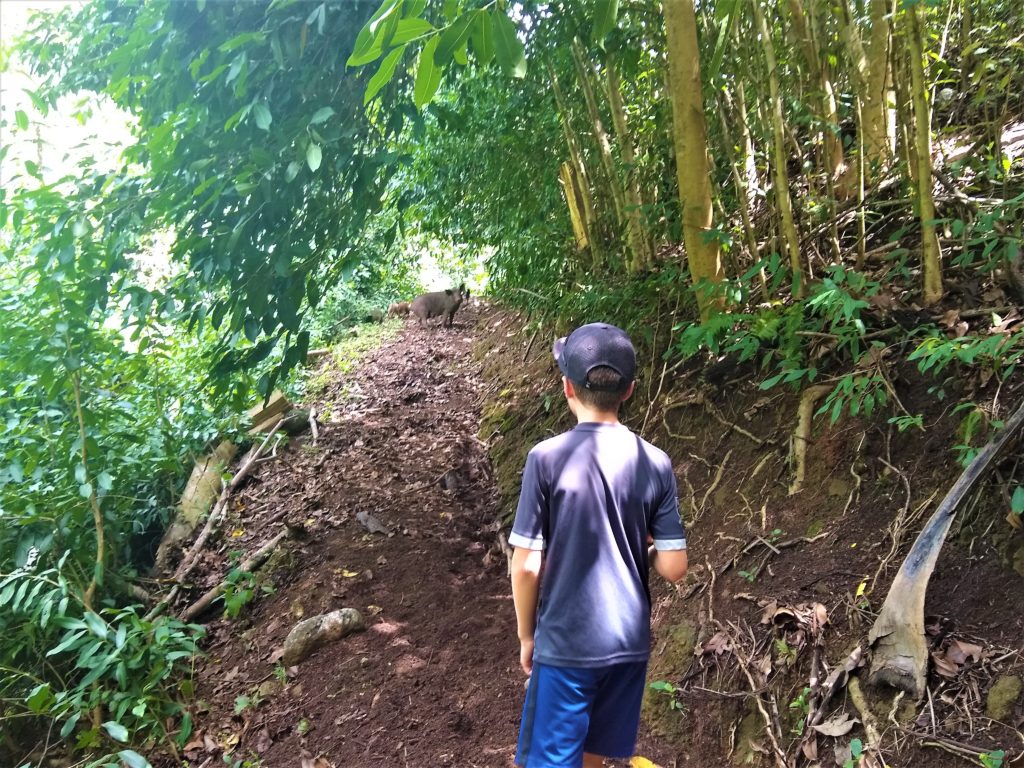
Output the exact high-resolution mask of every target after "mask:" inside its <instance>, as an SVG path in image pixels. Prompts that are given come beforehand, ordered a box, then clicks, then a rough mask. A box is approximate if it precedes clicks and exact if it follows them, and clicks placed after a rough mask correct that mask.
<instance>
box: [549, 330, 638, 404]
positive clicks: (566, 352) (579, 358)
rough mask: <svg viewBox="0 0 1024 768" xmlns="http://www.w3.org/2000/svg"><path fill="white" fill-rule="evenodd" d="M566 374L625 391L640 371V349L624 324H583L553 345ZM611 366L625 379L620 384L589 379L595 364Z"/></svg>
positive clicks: (582, 381)
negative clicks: (619, 325) (638, 363)
mask: <svg viewBox="0 0 1024 768" xmlns="http://www.w3.org/2000/svg"><path fill="white" fill-rule="evenodd" d="M551 352H552V354H554V356H555V361H556V362H557V363H558V368H559V370H560V371H561V372H562V375H563V376H565V378H567V379H569V381H571V382H573V383H574V384H582V385H583V386H584V387H586V388H587V389H591V390H594V391H600V390H604V391H609V392H616V391H622V392H624V391H625V390H626V388H627V387H629V385H630V384H632V383H633V377H634V376H635V374H636V350H635V349H633V342H631V341H630V340H629V336H627V335H626V332H625V331H624V330H622V329H621V328H616V327H615V326H614V325H608V324H607V323H589V324H587V325H581V326H580V327H579V328H577V329H576V330H575V331H573V332H572V333H570V334H569V335H568V336H563V337H562V338H560V339H558V340H557V341H556V342H555V343H554V346H552V348H551ZM602 365H604V366H607V367H609V368H611V369H612V370H613V371H615V372H616V373H617V374H619V376H621V377H622V379H621V380H620V381H619V383H618V384H617V385H614V386H605V387H598V386H594V385H593V384H591V383H590V381H589V380H588V378H587V377H588V376H589V375H590V372H591V371H592V370H593V369H594V368H598V367H600V366H602Z"/></svg>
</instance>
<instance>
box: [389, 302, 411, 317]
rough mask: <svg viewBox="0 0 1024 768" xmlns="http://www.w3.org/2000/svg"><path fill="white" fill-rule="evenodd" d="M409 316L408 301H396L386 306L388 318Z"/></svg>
mask: <svg viewBox="0 0 1024 768" xmlns="http://www.w3.org/2000/svg"><path fill="white" fill-rule="evenodd" d="M408 314H409V302H408V301H396V302H395V303H394V304H391V305H390V306H388V317H398V316H402V317H405V316H406V315H408Z"/></svg>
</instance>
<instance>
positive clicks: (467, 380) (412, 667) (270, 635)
mask: <svg viewBox="0 0 1024 768" xmlns="http://www.w3.org/2000/svg"><path fill="white" fill-rule="evenodd" d="M480 312H481V310H477V309H475V308H472V307H469V308H466V309H464V310H463V311H462V312H461V313H460V314H459V316H458V322H457V323H456V325H455V327H454V328H450V329H449V328H431V329H427V330H423V329H418V328H416V327H415V325H414V324H412V323H410V324H409V325H408V326H407V327H406V328H405V329H404V330H403V331H401V333H400V334H399V335H398V337H397V338H395V339H394V340H392V341H390V342H388V343H387V344H385V345H384V346H383V347H381V348H380V349H378V350H376V351H375V352H373V353H371V354H370V355H368V356H367V357H366V358H364V359H363V360H362V361H361V362H360V363H359V365H358V369H357V370H355V371H353V372H352V373H351V374H348V375H343V374H340V373H337V372H335V375H334V376H332V381H331V383H330V384H329V385H328V386H327V388H326V389H325V390H324V392H323V393H321V394H320V395H319V396H318V397H316V398H313V399H312V400H313V403H312V404H314V405H315V406H316V408H317V411H318V412H319V413H320V414H323V417H322V418H323V424H322V426H321V428H320V435H319V439H318V440H317V442H316V445H315V446H314V445H313V444H312V437H311V436H310V435H309V434H306V435H305V436H303V437H302V438H299V439H298V440H296V441H294V442H293V444H292V445H291V446H290V447H289V449H288V450H287V451H286V452H285V453H284V454H283V455H282V456H281V457H280V458H279V459H277V460H276V461H272V462H268V463H267V464H266V465H264V466H263V467H261V468H260V470H259V472H258V473H257V474H256V475H255V477H254V478H253V479H252V480H251V481H250V482H249V484H248V485H247V486H246V489H245V491H244V492H243V493H242V494H241V495H240V497H239V499H238V500H237V503H236V505H235V509H236V512H237V515H238V517H237V520H235V521H234V522H233V523H232V527H233V530H232V527H228V528H227V529H226V530H227V531H228V532H229V536H228V539H229V542H228V544H226V545H225V549H232V548H238V549H242V548H244V549H246V550H249V549H252V548H254V547H255V546H258V543H259V542H261V541H264V540H266V539H267V538H269V537H270V536H272V535H273V533H274V532H276V530H277V528H278V526H280V525H281V524H286V525H288V526H289V527H290V528H291V529H292V531H293V532H294V533H295V536H294V538H293V542H292V545H291V551H290V555H288V560H289V561H288V562H284V563H281V564H279V566H278V567H277V569H276V571H275V573H276V576H275V577H274V578H275V580H277V581H279V582H280V583H278V584H276V585H275V591H274V593H273V594H272V595H269V596H262V597H260V599H258V601H257V602H256V603H255V605H254V607H252V608H251V610H249V612H248V613H247V614H246V615H245V617H244V618H242V619H240V620H237V621H234V622H225V621H220V620H218V621H217V622H215V623H214V624H211V625H210V631H211V640H210V642H209V643H208V651H209V654H210V655H209V659H208V660H207V661H206V662H205V663H204V664H203V666H202V667H201V668H200V670H199V671H198V675H197V678H198V680H199V685H198V698H199V699H200V700H201V701H203V702H205V704H206V705H207V706H208V710H207V711H206V712H205V713H201V714H200V716H199V717H198V718H197V720H198V724H197V733H196V736H195V737H194V738H193V740H192V743H191V749H190V750H188V757H189V758H190V760H191V761H192V764H193V765H201V764H203V765H205V764H206V763H205V762H204V761H206V760H207V759H208V758H210V757H214V758H215V762H216V763H219V762H220V756H219V754H218V753H220V752H222V751H223V750H224V749H231V750H232V751H233V755H232V759H233V760H237V759H242V760H246V759H248V760H250V763H248V764H250V765H263V766H299V765H313V766H316V767H317V768H324V767H325V766H328V765H334V766H338V767H339V768H340V767H341V766H364V765H365V766H374V765H388V766H395V765H397V766H405V765H408V766H444V765H452V766H507V765H510V764H511V755H512V754H513V751H514V742H515V737H516V728H517V722H518V714H519V707H520V705H521V692H522V686H523V682H522V675H521V673H520V672H519V671H518V666H517V664H516V662H517V650H518V646H517V644H516V640H515V631H514V613H513V609H512V603H511V599H510V594H509V587H508V581H507V574H506V563H505V558H504V556H503V555H501V553H500V551H499V550H498V547H497V532H496V531H497V529H496V519H497V517H498V514H499V513H498V507H497V503H496V495H495V492H494V483H493V480H492V478H491V475H490V466H489V463H488V460H487V457H486V453H485V449H484V445H483V444H482V443H481V442H480V441H479V440H477V438H476V437H475V435H476V432H477V429H478V423H479V406H480V400H481V397H480V393H481V389H482V387H483V384H482V383H481V382H480V380H479V366H478V365H476V364H474V363H473V361H472V357H471V353H472V345H473V335H472V334H473V329H474V326H475V324H476V323H477V322H480V321H481V314H480ZM360 513H369V514H370V515H372V516H373V517H374V518H376V519H377V520H379V521H380V522H381V523H383V524H384V526H386V527H387V528H389V529H390V531H391V533H389V534H387V535H385V534H381V533H371V532H369V531H368V530H367V529H366V527H364V525H363V524H362V523H360V522H359V520H357V514H360ZM278 521H279V522H278ZM232 536H233V537H234V538H232ZM342 607H353V608H357V609H358V610H360V611H361V612H362V613H363V615H364V616H365V617H366V619H367V623H368V625H369V628H368V630H367V631H366V632H363V633H360V634H356V635H353V636H350V637H348V638H345V639H343V640H341V641H339V642H338V643H336V644H334V645H331V646H328V647H326V648H324V649H321V650H320V651H318V652H316V653H315V654H314V655H313V656H312V657H310V658H309V659H308V660H306V661H305V662H303V663H301V664H299V665H298V666H297V667H294V668H291V669H289V670H287V680H286V681H282V680H281V677H282V676H283V675H282V671H281V670H280V669H279V670H278V672H277V674H275V666H277V665H278V658H279V656H280V652H279V648H280V646H281V643H282V641H283V640H284V638H285V636H286V634H287V633H288V631H289V630H290V629H291V627H292V626H293V625H294V624H295V622H296V621H298V620H299V619H300V618H302V617H309V616H313V615H316V614H319V613H322V612H325V611H329V610H333V609H337V608H342ZM241 696H244V697H248V702H249V704H248V706H245V707H244V708H243V707H241V703H245V701H246V700H244V699H243V700H241V702H240V703H239V704H238V705H236V702H237V701H239V700H238V697H241ZM236 709H241V711H240V712H238V713H237V714H236V711H235V710H236ZM317 758H322V760H320V761H318V760H317ZM257 760H259V761H261V762H257ZM245 764H246V763H243V765H245Z"/></svg>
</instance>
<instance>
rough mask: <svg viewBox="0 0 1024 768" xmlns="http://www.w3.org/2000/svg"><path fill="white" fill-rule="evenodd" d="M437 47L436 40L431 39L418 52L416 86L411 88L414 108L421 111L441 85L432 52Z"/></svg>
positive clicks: (438, 68)
mask: <svg viewBox="0 0 1024 768" xmlns="http://www.w3.org/2000/svg"><path fill="white" fill-rule="evenodd" d="M437 45H438V38H436V37H432V38H430V39H429V40H428V41H427V44H426V45H424V46H423V50H421V51H420V61H419V65H418V66H417V67H416V84H415V86H414V88H413V102H414V103H415V104H416V107H417V108H419V109H423V107H424V106H426V105H427V104H429V103H430V101H431V99H433V98H434V94H435V93H437V88H438V86H439V85H441V67H439V66H438V65H437V62H436V61H435V60H434V51H435V49H436V48H437Z"/></svg>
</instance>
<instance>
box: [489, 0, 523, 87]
mask: <svg viewBox="0 0 1024 768" xmlns="http://www.w3.org/2000/svg"><path fill="white" fill-rule="evenodd" d="M492 13H493V14H494V18H493V22H494V53H495V56H496V57H497V59H498V66H500V67H501V69H502V71H503V72H504V73H505V74H506V75H508V76H509V77H526V54H525V53H524V51H523V43H522V41H521V40H520V39H519V36H518V35H517V34H516V25H515V23H514V22H513V21H512V19H510V18H509V17H508V16H506V15H505V14H504V13H502V12H501V11H499V10H497V9H495V10H493V11H492Z"/></svg>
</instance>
